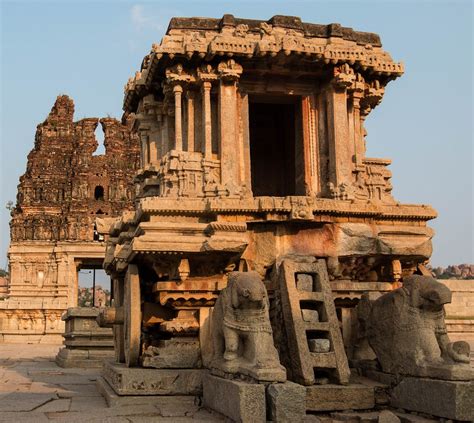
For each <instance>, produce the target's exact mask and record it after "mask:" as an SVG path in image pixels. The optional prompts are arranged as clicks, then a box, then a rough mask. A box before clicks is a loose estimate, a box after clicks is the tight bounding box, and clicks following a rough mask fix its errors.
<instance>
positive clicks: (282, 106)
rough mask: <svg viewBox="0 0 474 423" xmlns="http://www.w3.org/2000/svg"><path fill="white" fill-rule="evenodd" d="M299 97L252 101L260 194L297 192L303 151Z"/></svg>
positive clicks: (255, 188) (255, 187)
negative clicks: (298, 164)
mask: <svg viewBox="0 0 474 423" xmlns="http://www.w3.org/2000/svg"><path fill="white" fill-rule="evenodd" d="M296 100H298V98H295V97H288V96H285V97H283V96H255V97H251V98H250V101H249V132H250V163H251V176H252V192H253V195H254V196H256V197H258V196H273V197H285V196H288V195H298V192H297V191H299V190H298V187H297V178H296V162H297V159H298V157H297V156H298V155H299V154H302V149H301V148H298V147H299V146H300V144H301V140H300V138H301V137H300V136H298V133H299V132H300V131H299V130H298V129H299V127H300V123H299V120H300V117H299V116H300V114H299V113H298V110H297V107H296V105H297V104H296Z"/></svg>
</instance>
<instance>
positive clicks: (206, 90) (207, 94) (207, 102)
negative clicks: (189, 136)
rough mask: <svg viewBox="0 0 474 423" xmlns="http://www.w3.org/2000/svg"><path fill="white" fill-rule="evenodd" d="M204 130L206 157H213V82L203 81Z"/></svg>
mask: <svg viewBox="0 0 474 423" xmlns="http://www.w3.org/2000/svg"><path fill="white" fill-rule="evenodd" d="M202 130H203V136H202V139H203V146H204V151H203V153H204V157H205V158H206V159H211V158H212V123H211V83H210V82H209V81H204V82H203V83H202Z"/></svg>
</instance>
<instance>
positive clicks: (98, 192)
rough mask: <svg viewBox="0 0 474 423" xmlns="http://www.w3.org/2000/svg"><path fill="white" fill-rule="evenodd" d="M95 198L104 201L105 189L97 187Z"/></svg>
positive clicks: (100, 186)
mask: <svg viewBox="0 0 474 423" xmlns="http://www.w3.org/2000/svg"><path fill="white" fill-rule="evenodd" d="M94 198H95V199H96V200H98V201H104V187H103V186H102V185H97V186H96V187H95V189H94Z"/></svg>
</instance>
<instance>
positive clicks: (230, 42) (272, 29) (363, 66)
mask: <svg viewBox="0 0 474 423" xmlns="http://www.w3.org/2000/svg"><path fill="white" fill-rule="evenodd" d="M381 46H382V45H381V42H380V37H379V36H378V35H377V34H373V33H368V32H358V31H354V30H353V29H352V28H346V27H343V26H341V25H340V24H329V25H319V24H311V23H305V22H302V21H301V19H300V18H298V17H294V16H274V17H272V18H271V19H269V20H268V21H260V20H253V19H240V18H235V17H234V16H232V15H224V17H223V18H222V19H212V18H172V19H171V21H170V24H169V26H168V29H167V32H166V35H165V36H164V37H163V39H162V40H161V43H160V44H153V46H152V50H151V52H150V54H148V55H147V56H145V57H144V59H143V62H142V65H141V70H140V71H138V72H136V73H135V76H134V77H132V78H130V79H129V81H128V82H127V84H126V86H125V98H124V110H125V111H127V112H135V111H136V108H137V105H138V100H139V98H141V97H143V96H144V95H146V94H147V93H149V92H151V91H153V89H156V88H157V87H159V85H160V82H161V81H162V80H164V79H165V78H166V76H165V69H166V68H167V67H169V66H172V65H173V64H174V63H176V62H178V63H186V62H190V64H192V65H193V66H196V65H199V64H202V63H203V62H204V63H208V62H211V61H212V60H213V59H214V58H218V57H232V58H235V60H236V61H241V62H243V63H244V62H245V61H246V62H248V61H271V60H272V59H273V58H275V60H280V62H281V58H285V57H286V58H287V59H286V60H287V61H290V60H291V61H292V62H293V65H294V63H295V60H294V59H295V58H296V66H301V67H303V66H305V67H306V68H308V67H309V68H311V67H313V68H314V69H315V70H316V69H318V68H321V66H329V67H330V66H335V65H338V66H339V65H342V64H349V65H350V66H352V67H353V68H354V69H356V70H357V71H358V72H360V73H361V74H363V75H364V77H367V78H368V79H370V77H372V78H373V77H377V78H378V79H379V80H380V82H381V84H382V85H385V84H386V83H387V82H388V81H389V80H391V79H395V78H396V77H398V76H400V75H402V74H403V70H404V68H403V64H402V63H397V62H394V61H393V60H392V58H391V57H390V55H389V54H388V53H387V52H385V51H384V50H382V48H381ZM244 73H245V64H244Z"/></svg>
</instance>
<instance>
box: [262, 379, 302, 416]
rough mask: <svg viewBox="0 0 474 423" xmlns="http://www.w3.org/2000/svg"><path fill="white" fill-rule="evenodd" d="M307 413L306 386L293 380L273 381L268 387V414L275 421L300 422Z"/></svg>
mask: <svg viewBox="0 0 474 423" xmlns="http://www.w3.org/2000/svg"><path fill="white" fill-rule="evenodd" d="M305 414H306V388H305V387H304V386H303V385H299V384H297V383H293V382H285V383H273V384H271V385H269V386H268V388H267V415H268V419H269V420H271V421H273V422H275V423H279V422H299V421H302V420H303V418H304V416H305Z"/></svg>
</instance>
